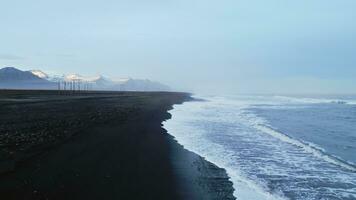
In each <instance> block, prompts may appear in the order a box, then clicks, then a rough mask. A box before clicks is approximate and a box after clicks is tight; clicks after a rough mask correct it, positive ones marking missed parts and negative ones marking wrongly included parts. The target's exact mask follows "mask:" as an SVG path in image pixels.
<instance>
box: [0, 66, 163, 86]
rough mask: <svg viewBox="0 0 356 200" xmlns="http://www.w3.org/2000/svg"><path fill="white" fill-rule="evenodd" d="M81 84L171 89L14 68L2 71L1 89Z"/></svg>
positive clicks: (144, 82)
mask: <svg viewBox="0 0 356 200" xmlns="http://www.w3.org/2000/svg"><path fill="white" fill-rule="evenodd" d="M64 82H66V83H71V82H81V83H83V84H86V85H90V88H91V89H92V90H108V91H169V90H170V88H169V87H168V86H166V85H163V84H161V83H158V82H154V81H150V80H141V79H132V78H122V79H119V80H111V79H109V78H107V77H104V76H101V75H99V76H94V77H86V76H82V75H80V74H69V75H61V76H60V75H49V74H47V73H45V72H43V71H41V70H30V71H21V70H19V69H16V68H14V67H5V68H2V69H0V89H57V88H58V83H64Z"/></svg>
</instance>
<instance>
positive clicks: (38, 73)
mask: <svg viewBox="0 0 356 200" xmlns="http://www.w3.org/2000/svg"><path fill="white" fill-rule="evenodd" d="M30 72H31V73H32V74H33V75H35V76H37V77H40V78H42V79H49V76H48V74H46V73H44V72H43V71H41V70H37V69H36V70H31V71H30Z"/></svg>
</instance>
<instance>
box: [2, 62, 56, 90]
mask: <svg viewBox="0 0 356 200" xmlns="http://www.w3.org/2000/svg"><path fill="white" fill-rule="evenodd" d="M55 87H56V84H55V83H53V82H51V81H48V80H46V79H43V78H41V77H39V76H37V75H34V74H33V73H32V72H30V71H21V70H19V69H16V68H14V67H5V68H2V69H0V88H1V89H54V88H55Z"/></svg>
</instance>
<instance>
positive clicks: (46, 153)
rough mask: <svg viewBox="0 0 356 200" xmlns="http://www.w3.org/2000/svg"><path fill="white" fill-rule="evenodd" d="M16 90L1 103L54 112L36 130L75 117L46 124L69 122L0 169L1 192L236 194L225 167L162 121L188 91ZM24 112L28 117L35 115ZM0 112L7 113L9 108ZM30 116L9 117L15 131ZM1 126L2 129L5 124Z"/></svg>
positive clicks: (42, 195) (15, 195) (7, 195)
mask: <svg viewBox="0 0 356 200" xmlns="http://www.w3.org/2000/svg"><path fill="white" fill-rule="evenodd" d="M3 93H4V92H0V97H2V100H4V99H6V98H4V94H3ZM14 93H15V94H14ZM16 93H21V91H20V92H19V91H16V92H13V91H12V94H11V95H12V96H11V95H10V96H11V98H8V99H10V100H8V101H1V102H0V104H2V105H6V106H5V107H12V106H13V107H14V108H13V109H15V111H16V110H17V111H18V112H19V111H20V109H19V107H21V108H26V109H21V112H27V111H28V112H29V113H31V112H33V111H36V112H38V111H39V110H40V111H42V112H43V113H52V114H53V115H54V116H51V117H48V116H43V117H44V118H42V120H43V121H45V123H44V125H43V126H41V123H39V124H38V125H37V126H35V127H32V128H33V130H32V131H33V132H35V133H38V131H39V130H43V127H46V126H47V127H48V126H49V127H51V128H53V127H56V126H55V125H58V122H60V120H58V118H62V117H63V116H69V113H71V114H72V115H73V116H72V117H73V118H71V119H76V120H77V121H75V123H71V124H67V123H65V122H63V124H60V126H59V128H58V127H57V129H58V130H57V132H56V131H55V130H53V131H52V130H51V129H50V130H48V131H47V132H48V133H47V134H49V135H51V134H52V133H58V132H59V133H61V132H63V130H67V131H68V130H69V133H68V138H65V139H63V138H62V139H63V140H61V142H58V143H56V144H54V143H53V144H52V143H49V144H50V145H49V147H48V148H43V149H41V148H39V149H40V150H39V151H40V152H41V153H40V154H36V155H34V156H33V157H29V158H27V159H25V160H23V161H20V162H18V163H17V164H16V168H13V169H12V170H11V171H8V173H5V174H0V197H1V198H4V199H24V198H25V199H97V198H104V199H120V198H121V199H142V198H145V199H202V198H203V199H235V198H234V197H233V196H232V193H233V188H232V183H231V182H230V181H229V177H228V176H227V175H226V172H225V170H224V169H221V168H218V167H217V166H215V165H214V164H212V163H209V162H207V161H205V160H204V159H203V158H202V157H200V156H198V155H197V154H194V153H192V152H189V151H188V150H185V149H184V148H183V146H181V145H180V144H178V142H177V141H176V140H175V139H174V137H173V136H171V135H169V134H168V133H167V131H166V130H165V129H164V128H163V127H162V122H163V121H164V120H168V119H170V118H171V116H170V114H169V113H168V110H169V109H172V105H174V104H179V103H182V102H184V101H187V100H189V99H190V98H191V97H190V96H189V95H188V94H185V93H154V92H151V93H150V92H147V93H140V92H118V93H105V94H90V95H91V96H85V97H83V98H81V97H80V96H76V97H75V98H72V97H66V96H64V97H63V95H56V94H53V92H52V93H51V92H48V91H47V92H43V93H44V94H41V95H38V92H36V93H31V92H25V93H26V94H25V96H26V97H24V93H22V94H16ZM13 95H15V96H13ZM16 95H17V98H18V99H17V100H19V99H20V100H26V102H23V101H21V102H20V103H19V102H17V101H11V99H12V100H13V99H14V97H15V99H16ZM79 95H80V94H79ZM5 96H6V95H5ZM29 97H30V98H29ZM59 97H60V99H58V98H59ZM41 98H42V100H43V98H44V99H46V101H41ZM27 100H28V101H29V102H27ZM72 104H74V105H72ZM68 105H72V106H71V109H67V110H66V109H65V108H66V106H68ZM99 105H100V106H99ZM3 107H4V106H3ZM46 109H47V110H46ZM59 111H62V112H59ZM18 112H17V113H18ZM29 113H26V115H27V118H30V119H31V120H35V118H31V117H29V116H31V115H29ZM43 113H42V115H45V114H43ZM58 113H59V114H58ZM22 114H24V113H22ZM36 114H39V113H36ZM1 115H2V116H0V117H2V118H4V116H5V117H9V115H10V111H9V112H7V113H6V112H5V113H2V114H1ZM57 115H58V116H57ZM11 117H13V118H11ZM46 117H47V118H46ZM56 117H58V118H56ZM9 118H10V119H9V121H8V122H11V120H12V122H18V123H20V122H21V121H16V120H19V119H21V116H10V117H9ZM51 118H53V119H51ZM31 120H28V123H27V124H22V123H20V124H17V125H16V123H15V125H16V126H14V127H15V128H16V127H22V128H21V129H19V130H18V131H19V132H21V130H31V129H28V127H27V126H29V125H31V124H33V123H32V122H31ZM51 120H53V121H51ZM39 121H41V120H39ZM69 121H71V120H69ZM41 122H42V121H41ZM5 124H6V122H2V124H0V125H2V126H1V127H4V125H5ZM18 125H21V126H18ZM63 126H64V127H63ZM26 127H27V128H26ZM67 128H68V129H67ZM0 131H1V132H0V133H1V134H2V133H4V131H3V129H0ZM51 131H52V132H51ZM43 138H46V137H44V136H43V137H42V139H39V140H44V141H46V139H43ZM58 140H60V139H58ZM20 146H21V145H20ZM24 146H26V145H24ZM39 146H41V145H39ZM31 148H32V147H28V149H27V150H22V151H25V152H26V151H27V153H28V152H31V151H33V150H31ZM15 150H16V149H15ZM19 151H20V150H19Z"/></svg>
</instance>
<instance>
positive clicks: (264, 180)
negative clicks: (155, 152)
mask: <svg viewBox="0 0 356 200" xmlns="http://www.w3.org/2000/svg"><path fill="white" fill-rule="evenodd" d="M195 97H196V98H199V99H202V101H191V102H185V103H184V104H181V105H175V106H174V108H173V109H172V110H171V111H170V113H171V114H172V118H171V119H170V120H167V121H165V122H164V128H165V129H167V131H168V133H169V134H171V135H173V136H174V137H175V138H176V140H177V141H178V142H179V143H180V144H182V145H183V146H184V147H185V148H186V149H188V150H190V151H192V152H195V153H197V154H199V155H201V156H202V157H204V158H205V159H206V160H208V161H210V162H212V163H214V164H215V165H217V166H219V167H222V168H224V169H226V171H227V173H228V175H229V176H230V177H231V181H232V182H233V184H234V188H235V192H234V195H235V196H236V198H237V199H239V200H264V199H268V200H274V199H303V200H308V199H313V200H314V199H342V200H348V199H350V200H351V199H353V200H354V199H356V96H352V95H350V96H348V95H339V96H336V95H333V96H325V95H324V96H276V95H229V96H195Z"/></svg>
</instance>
